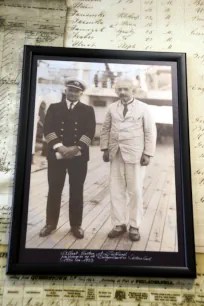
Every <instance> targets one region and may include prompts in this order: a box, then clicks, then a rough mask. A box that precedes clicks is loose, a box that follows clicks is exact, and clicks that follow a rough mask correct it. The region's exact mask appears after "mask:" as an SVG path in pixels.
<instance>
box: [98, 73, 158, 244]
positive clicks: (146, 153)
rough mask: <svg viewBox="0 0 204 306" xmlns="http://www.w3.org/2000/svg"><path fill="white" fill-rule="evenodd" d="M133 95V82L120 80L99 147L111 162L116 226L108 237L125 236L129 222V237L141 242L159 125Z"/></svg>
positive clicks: (112, 218) (105, 158)
mask: <svg viewBox="0 0 204 306" xmlns="http://www.w3.org/2000/svg"><path fill="white" fill-rule="evenodd" d="M133 92H134V84H133V81H132V80H131V79H127V78H126V79H120V80H118V81H117V83H116V93H117V95H118V96H119V98H120V100H118V101H116V102H115V103H112V104H111V105H110V106H109V108H108V111H107V114H106V117H105V121H104V124H103V126H102V130H101V137H100V147H101V150H102V151H103V152H104V153H103V160H104V161H105V162H108V161H110V198H111V220H112V224H113V226H114V227H113V229H112V230H111V232H110V233H109V234H108V237H109V238H115V237H118V236H120V235H122V234H123V233H124V232H125V231H127V226H126V224H127V223H128V224H129V238H130V239H131V240H132V241H138V240H139V239H140V233H139V226H140V223H141V220H142V217H143V180H144V176H145V170H146V166H147V165H148V164H149V162H150V159H151V157H152V156H154V153H155V147H156V125H155V122H154V120H153V118H152V116H151V113H150V110H149V106H148V105H147V104H145V103H143V102H141V101H139V100H137V99H135V98H134V97H133ZM127 194H128V196H129V201H128V203H127V198H126V195H127ZM127 204H128V207H129V209H127ZM127 212H128V213H129V222H127Z"/></svg>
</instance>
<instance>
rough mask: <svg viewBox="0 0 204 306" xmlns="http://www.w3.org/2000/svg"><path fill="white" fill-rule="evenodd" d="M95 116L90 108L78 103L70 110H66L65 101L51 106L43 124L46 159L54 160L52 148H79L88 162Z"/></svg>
mask: <svg viewBox="0 0 204 306" xmlns="http://www.w3.org/2000/svg"><path fill="white" fill-rule="evenodd" d="M95 127H96V122H95V114H94V109H93V107H92V106H88V105H86V104H83V103H81V102H78V103H77V104H76V105H75V107H74V108H73V109H72V110H69V109H68V108H67V104H66V99H65V98H63V99H62V101H61V102H59V103H54V104H51V105H50V106H49V108H48V110H47V114H46V117H45V122H44V136H45V141H46V143H47V145H48V154H47V157H48V159H53V158H54V159H56V156H55V150H54V149H53V146H54V145H55V144H57V143H62V144H63V145H64V146H67V147H68V146H75V145H77V146H80V147H81V148H82V150H81V152H82V156H81V158H83V159H84V160H85V161H88V160H89V145H90V143H91V141H92V139H93V137H94V134H95Z"/></svg>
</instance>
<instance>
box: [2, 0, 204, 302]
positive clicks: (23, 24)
mask: <svg viewBox="0 0 204 306" xmlns="http://www.w3.org/2000/svg"><path fill="white" fill-rule="evenodd" d="M110 2H111V3H112V6H111V7H110ZM110 2H109V0H103V1H101V0H95V1H94V0H84V1H74V0H73V1H72V4H73V6H74V8H75V13H74V11H73V12H72V14H73V16H72V18H71V20H69V26H71V24H72V27H73V26H74V23H75V28H73V30H72V33H66V35H65V36H64V24H65V18H66V17H65V15H66V9H65V3H64V1H56V0H49V1H45V0H38V1H32V0H31V1H26V0H24V1H23V0H21V1H14V0H7V1H6V0H5V1H2V0H0V12H1V15H2V16H1V19H0V20H1V22H0V46H1V48H0V63H1V64H0V67H1V73H0V80H1V82H0V95H1V98H0V99H1V104H0V118H1V120H0V141H1V143H0V148H1V150H0V158H1V170H0V174H1V175H2V177H1V179H0V205H1V206H0V244H2V243H7V239H8V238H7V235H6V233H7V231H8V225H9V219H10V218H9V216H10V207H11V206H10V204H11V200H12V180H13V167H14V163H15V143H16V129H17V124H18V115H17V114H18V108H19V98H20V96H19V95H20V79H21V65H22V47H23V45H24V44H37V45H39V44H41V45H56V46H62V45H63V36H64V37H65V44H66V46H71V43H72V44H73V45H75V47H77V46H78V47H90V48H91V47H92V48H110V49H112V48H113V49H115V48H120V49H136V50H153V51H157V50H158V51H161V50H165V51H167V50H169V51H171V50H172V51H183V52H187V54H188V82H189V103H190V120H191V151H192V170H193V186H194V207H195V208H194V211H195V220H196V221H197V222H198V221H199V224H198V225H196V240H197V246H201V247H202V246H204V242H203V240H202V239H204V238H202V229H203V219H202V213H203V209H202V203H203V202H204V190H203V189H202V188H203V187H202V186H203V178H204V170H203V164H202V158H203V157H204V155H203V154H204V153H203V150H202V146H203V144H202V143H203V141H202V135H203V134H202V130H203V128H204V121H203V118H202V108H201V107H202V97H203V92H204V89H203V86H202V80H203V74H204V73H203V70H202V67H203V64H204V55H203V40H204V39H202V37H204V33H203V32H202V30H201V29H202V25H203V23H202V22H203V21H204V20H203V18H204V17H203V16H204V8H203V3H202V1H189V2H187V1H186V2H185V1H178V0H177V1H136V0H129V1H128V0H127V1H126V2H125V1H122V0H111V1H110ZM67 3H68V2H67ZM69 3H70V1H69ZM114 5H115V6H114ZM119 5H120V6H119ZM96 6H97V7H99V9H96ZM119 7H120V9H119ZM123 8H124V9H123ZM125 9H126V11H127V12H128V15H127V14H126V11H125ZM87 12H88V14H90V15H91V16H88V18H87V17H86V15H85V14H87ZM101 12H102V13H101ZM79 14H81V15H79ZM97 14H99V16H97ZM83 15H85V16H83ZM103 15H104V16H103ZM137 16H138V17H137ZM67 19H68V18H67ZM91 22H92V23H91ZM121 25H122V26H123V29H121ZM45 26H46V27H47V30H45ZM124 26H125V27H124ZM49 27H50V28H49ZM103 28H104V29H103ZM83 29H84V30H85V29H87V32H88V33H86V32H85V31H84V30H83ZM92 30H93V31H92ZM124 31H126V32H124ZM132 31H133V32H134V33H135V34H134V33H133V34H131V32H132ZM89 33H90V34H89ZM91 33H92V34H91ZM107 33H108V35H111V36H110V37H112V38H110V40H109V39H107V37H109V36H107ZM115 33H116V34H115ZM70 34H71V35H70ZM84 35H85V37H84ZM86 35H87V36H86ZM89 35H90V36H89ZM71 36H72V38H71ZM73 36H75V37H73ZM83 37H84V38H83ZM90 37H91V38H90ZM92 37H93V38H92ZM67 39H69V41H67ZM70 39H72V40H71V41H70ZM191 44H192V47H191ZM171 46H172V47H171ZM191 49H192V50H191ZM194 49H195V51H194ZM4 152H5V154H3V153H4ZM9 169H10V170H9ZM199 215H200V218H201V219H200V220H199ZM197 249H198V251H199V250H202V249H200V248H199V247H197ZM6 257H7V247H6V246H0V304H1V305H10V306H13V305H15V306H21V305H22V306H25V305H26V306H48V305H49V306H51V305H52V306H64V305H70V306H82V305H83V306H95V305H97V306H115V305H117V306H119V305H121V306H123V305H130V306H133V305H134V306H139V305H140V306H144V305H145V306H161V305H162V306H166V305H168V306H170V305H174V306H175V305H183V306H184V305H203V304H204V294H203V290H204V282H203V281H204V256H203V254H197V257H196V261H197V270H198V277H197V279H196V281H195V282H193V281H191V280H190V281H189V280H174V279H156V280H155V279H150V278H149V279H148V278H131V279H129V278H119V277H114V278H112V277H66V276H61V277H51V276H50V277H37V276H10V277H8V276H6V275H5V268H6Z"/></svg>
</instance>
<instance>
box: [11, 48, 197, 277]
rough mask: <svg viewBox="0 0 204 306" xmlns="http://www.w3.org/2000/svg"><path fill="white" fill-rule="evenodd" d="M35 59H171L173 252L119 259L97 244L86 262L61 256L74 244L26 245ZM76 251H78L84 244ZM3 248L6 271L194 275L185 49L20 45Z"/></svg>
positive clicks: (123, 255) (129, 254)
mask: <svg viewBox="0 0 204 306" xmlns="http://www.w3.org/2000/svg"><path fill="white" fill-rule="evenodd" d="M36 59H49V60H60V61H65V60H66V61H69V60H72V61H90V62H107V61H108V62H115V63H119V62H120V63H126V62H132V63H134V62H135V61H137V63H147V62H148V63H153V62H155V63H157V64H159V65H162V63H164V62H168V63H170V64H171V63H172V65H173V64H174V66H175V67H176V73H175V78H173V80H172V82H173V83H175V84H173V86H174V85H175V88H177V90H176V91H175V92H174V93H173V94H174V98H175V99H176V100H177V101H178V107H173V114H174V148H175V155H174V158H175V180H176V202H177V230H178V240H179V244H178V245H179V247H178V252H176V253H173V254H171V253H168V252H138V251H134V252H130V251H121V252H120V255H119V256H121V257H120V258H121V259H120V260H119V259H118V260H116V259H115V258H117V254H116V253H115V252H116V251H103V252H102V253H101V251H100V250H98V251H97V250H92V251H91V252H90V254H89V252H88V251H86V252H85V253H84V254H85V255H86V258H88V259H90V258H97V260H96V259H94V260H93V261H92V262H88V261H89V260H88V261H87V262H60V260H59V259H60V256H62V254H63V256H65V257H66V258H68V257H69V253H70V252H71V251H73V252H74V250H60V249H57V250H53V249H52V250H51V249H29V250H28V249H25V244H24V243H25V233H24V231H25V224H26V220H27V211H28V189H29V175H28V173H29V169H30V167H31V146H32V133H33V117H34V116H33V113H34V96H35V79H36V66H37V65H36ZM173 100H174V99H173ZM62 252H63V253H62ZM80 252H81V255H82V256H83V254H82V253H83V250H82V251H80ZM8 253H9V254H8V261H7V271H6V273H7V274H43V275H48V274H52V275H55V274H67V275H117V276H137V277H138V276H145V277H146V276H148V277H178V278H182V277H183V278H195V277H196V264H195V246H194V226H193V206H192V189H191V166H190V144H189V123H188V99H187V74H186V54H185V53H174V52H149V51H148V52H146V51H145V52H143V51H118V50H99V49H97V50H96V49H95V50H93V49H77V48H62V47H44V46H29V45H27V46H24V59H23V72H22V90H21V101H20V113H19V129H18V141H17V156H16V168H15V184H14V196H13V208H12V220H11V228H10V238H9V252H8ZM91 254H92V255H91ZM97 254H100V256H98V255H97ZM94 256H95V257H94ZM135 256H138V258H140V256H141V258H143V259H144V257H146V258H148V257H151V258H153V259H152V261H150V262H148V260H146V261H145V260H143V261H142V262H141V261H138V260H136V261H135V260H133V258H134V257H135ZM122 258H123V259H122ZM131 258H132V259H131ZM106 259H108V260H106Z"/></svg>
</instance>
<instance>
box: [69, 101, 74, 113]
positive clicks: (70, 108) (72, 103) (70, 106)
mask: <svg viewBox="0 0 204 306" xmlns="http://www.w3.org/2000/svg"><path fill="white" fill-rule="evenodd" d="M73 105H74V102H71V103H70V105H69V110H70V111H71V110H72V107H73Z"/></svg>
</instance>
